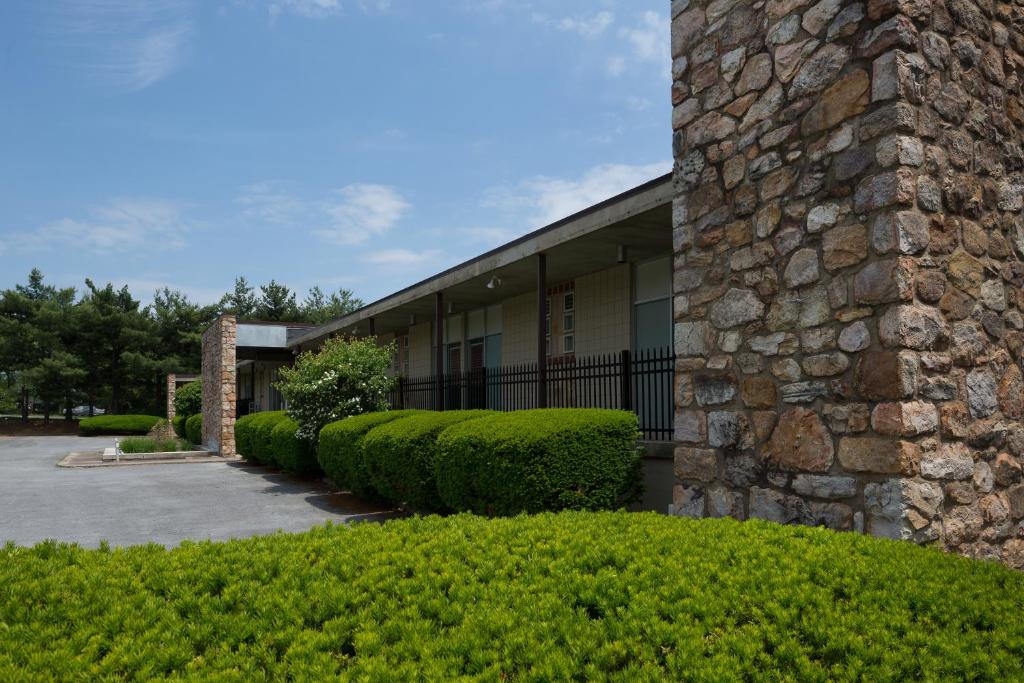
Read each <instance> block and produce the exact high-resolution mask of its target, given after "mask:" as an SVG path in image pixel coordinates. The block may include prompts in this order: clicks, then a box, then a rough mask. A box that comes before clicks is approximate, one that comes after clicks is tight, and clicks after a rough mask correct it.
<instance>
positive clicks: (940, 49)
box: [672, 0, 1024, 567]
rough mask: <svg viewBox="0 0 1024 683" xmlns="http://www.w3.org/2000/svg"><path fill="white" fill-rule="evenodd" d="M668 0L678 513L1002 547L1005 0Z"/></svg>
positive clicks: (1014, 416) (1012, 488)
mask: <svg viewBox="0 0 1024 683" xmlns="http://www.w3.org/2000/svg"><path fill="white" fill-rule="evenodd" d="M672 7H673V10H672V15H673V16H672V55H673V81H674V82H673V89H672V99H673V106H674V110H673V129H674V133H673V148H674V155H675V186H676V193H677V194H676V198H675V202H674V207H673V216H674V218H673V240H674V248H675V273H674V292H675V299H674V309H675V319H676V323H675V346H676V352H677V355H678V357H679V361H678V386H677V396H676V429H675V433H676V438H677V440H678V441H679V442H680V445H679V447H678V448H677V449H676V458H675V465H676V474H677V483H676V487H675V493H674V509H675V511H676V513H678V514H685V515H693V516H704V515H711V516H721V515H732V516H736V517H740V518H742V517H748V516H749V517H762V518H766V519H771V520H776V521H780V522H796V523H803V524H815V525H817V524H824V525H826V526H829V527H831V528H834V529H851V530H857V531H862V530H863V531H865V532H867V533H871V534H875V535H879V536H887V537H893V538H902V539H908V540H913V541H916V542H931V541H937V542H939V543H941V544H942V545H943V546H945V547H946V548H949V549H952V550H956V551H957V552H961V553H964V554H968V555H973V556H979V557H995V558H1000V559H1002V560H1003V561H1005V562H1007V563H1008V564H1011V565H1013V566H1018V567H1024V521H1022V520H1024V483H1022V476H1021V471H1022V455H1024V425H1022V423H1021V421H1022V419H1024V398H1022V396H1024V375H1022V371H1021V352H1022V349H1024V311H1022V309H1024V291H1022V285H1024V262H1022V260H1021V256H1022V253H1024V221H1022V216H1021V209H1022V207H1024V181H1022V177H1021V171H1022V170H1024V151H1022V150H1024V136H1022V126H1024V102H1022V100H1021V96H1020V88H1019V85H1018V84H1019V80H1020V78H1021V76H1022V75H1024V59H1022V55H1021V54H1020V53H1019V52H1018V47H1019V46H1021V45H1024V34H1022V33H1021V31H1020V29H1019V27H1020V26H1021V24H1022V21H1024V8H1022V7H1020V6H1019V5H1012V4H1009V3H996V4H993V3H975V2H970V1H965V2H957V3H950V2H947V3H942V2H924V1H919V0H881V1H878V2H868V3H862V2H854V1H853V0H837V1H836V2H817V3H815V2H812V1H810V0H768V1H767V2H763V3H752V2H735V1H729V0H676V1H675V2H673V4H672Z"/></svg>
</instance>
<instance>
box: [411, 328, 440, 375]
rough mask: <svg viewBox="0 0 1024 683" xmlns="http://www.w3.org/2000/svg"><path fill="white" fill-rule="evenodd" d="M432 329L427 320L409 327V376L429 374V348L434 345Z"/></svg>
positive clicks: (430, 362) (430, 361)
mask: <svg viewBox="0 0 1024 683" xmlns="http://www.w3.org/2000/svg"><path fill="white" fill-rule="evenodd" d="M432 330H433V326H432V325H431V324H430V322H429V321H428V322H425V323H420V324H419V325H413V326H412V327H410V328H409V376H410V377H427V376H429V375H430V374H431V371H430V367H431V364H432V360H431V349H433V347H434V338H433V336H432Z"/></svg>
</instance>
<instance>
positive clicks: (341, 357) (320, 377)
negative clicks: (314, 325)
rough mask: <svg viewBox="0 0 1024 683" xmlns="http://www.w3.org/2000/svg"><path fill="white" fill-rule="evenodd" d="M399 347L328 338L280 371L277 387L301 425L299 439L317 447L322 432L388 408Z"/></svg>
mask: <svg viewBox="0 0 1024 683" xmlns="http://www.w3.org/2000/svg"><path fill="white" fill-rule="evenodd" d="M393 355H394V346H393V345H388V346H379V345H378V344H377V340H376V339H373V338H370V339H344V338H341V337H338V338H335V339H329V340H328V341H326V342H325V343H324V345H323V346H322V347H321V348H320V349H319V350H317V351H307V352H305V353H301V354H299V356H298V357H297V358H296V359H295V364H294V365H293V366H291V367H284V368H281V371H280V375H281V380H280V381H279V382H277V383H276V384H275V385H274V386H275V387H277V389H278V390H279V391H280V392H281V394H282V395H283V396H284V398H285V400H286V401H287V402H288V414H289V415H290V416H291V417H292V418H293V419H294V420H295V421H296V422H298V423H299V431H298V436H299V438H302V439H306V440H307V441H309V442H310V443H311V444H312V445H313V446H314V447H315V446H316V444H317V439H318V438H319V435H320V430H321V429H323V428H324V427H325V426H326V425H328V424H330V423H331V422H335V421H337V420H340V419H342V418H344V417H347V416H349V415H359V414H361V413H370V412H374V411H381V410H387V408H388V392H389V391H390V390H391V386H392V384H393V383H394V379H393V378H392V377H391V376H390V374H389V373H390V370H391V360H392V356H393Z"/></svg>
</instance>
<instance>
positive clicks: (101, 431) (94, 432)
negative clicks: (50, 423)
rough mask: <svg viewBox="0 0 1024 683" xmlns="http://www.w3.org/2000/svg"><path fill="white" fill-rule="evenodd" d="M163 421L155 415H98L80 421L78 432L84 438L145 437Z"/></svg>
mask: <svg viewBox="0 0 1024 683" xmlns="http://www.w3.org/2000/svg"><path fill="white" fill-rule="evenodd" d="M162 419H163V418H161V417H156V416H155V415H97V416H96V417H86V418H83V419H81V420H79V421H78V430H79V431H80V432H81V433H82V435H83V436H102V435H111V436H116V435H121V434H126V435H142V436H145V435H146V434H148V433H149V430H151V429H152V428H153V427H155V426H156V424H157V423H158V422H160V421H161V420H162Z"/></svg>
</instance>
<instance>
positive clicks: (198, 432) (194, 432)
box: [185, 415, 203, 446]
mask: <svg viewBox="0 0 1024 683" xmlns="http://www.w3.org/2000/svg"><path fill="white" fill-rule="evenodd" d="M185 438H186V439H188V440H189V443H193V444H195V445H197V446H201V445H202V443H203V416H202V415H191V416H189V418H188V419H187V420H185Z"/></svg>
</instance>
